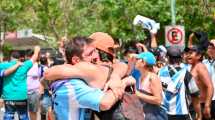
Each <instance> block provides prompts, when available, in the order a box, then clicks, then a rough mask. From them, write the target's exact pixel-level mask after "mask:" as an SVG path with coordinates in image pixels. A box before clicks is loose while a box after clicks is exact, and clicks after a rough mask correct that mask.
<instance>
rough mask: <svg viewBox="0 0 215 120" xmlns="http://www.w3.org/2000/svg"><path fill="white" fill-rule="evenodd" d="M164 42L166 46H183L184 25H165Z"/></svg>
mask: <svg viewBox="0 0 215 120" xmlns="http://www.w3.org/2000/svg"><path fill="white" fill-rule="evenodd" d="M165 44H166V46H179V47H184V46H185V30H184V26H179V25H176V26H166V27H165Z"/></svg>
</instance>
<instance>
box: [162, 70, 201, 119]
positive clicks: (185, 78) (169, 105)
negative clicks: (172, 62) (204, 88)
mask: <svg viewBox="0 0 215 120" xmlns="http://www.w3.org/2000/svg"><path fill="white" fill-rule="evenodd" d="M170 69H171V70H170ZM170 71H171V72H170ZM172 72H173V74H171V73H172ZM158 75H159V77H160V79H161V82H162V86H163V89H164V96H163V106H164V107H165V108H166V109H167V113H168V114H169V115H187V114H188V113H189V112H188V111H189V110H188V105H187V97H186V95H191V94H192V95H199V89H198V87H197V85H196V83H195V80H193V79H192V75H191V74H190V73H189V72H188V71H187V70H186V68H182V69H181V68H179V69H177V68H174V67H173V66H165V67H163V68H161V69H160V71H159V73H158ZM186 91H187V92H186Z"/></svg>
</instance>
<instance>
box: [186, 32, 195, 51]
mask: <svg viewBox="0 0 215 120" xmlns="http://www.w3.org/2000/svg"><path fill="white" fill-rule="evenodd" d="M194 36H195V34H194V33H191V34H190V36H189V40H188V47H189V48H190V47H192V45H193V37H194Z"/></svg>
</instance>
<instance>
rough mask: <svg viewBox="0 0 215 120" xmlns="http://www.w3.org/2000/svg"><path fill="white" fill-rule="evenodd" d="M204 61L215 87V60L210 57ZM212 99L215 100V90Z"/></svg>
mask: <svg viewBox="0 0 215 120" xmlns="http://www.w3.org/2000/svg"><path fill="white" fill-rule="evenodd" d="M203 63H204V64H205V66H206V68H207V69H208V72H209V75H210V77H211V80H212V83H213V87H214V88H215V60H214V61H210V60H208V59H205V60H203ZM212 100H215V92H214V94H213V98H212Z"/></svg>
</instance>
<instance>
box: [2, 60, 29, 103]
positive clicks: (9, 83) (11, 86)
mask: <svg viewBox="0 0 215 120" xmlns="http://www.w3.org/2000/svg"><path fill="white" fill-rule="evenodd" d="M15 64H16V60H13V61H10V62H4V63H1V64H0V69H7V68H9V67H11V66H13V65H15ZM32 64H33V63H32V61H31V60H28V61H25V62H24V63H23V65H22V66H20V67H19V68H18V69H17V70H16V71H15V72H14V73H12V74H11V75H9V76H6V77H4V78H3V80H4V82H3V98H4V99H5V100H24V99H27V84H26V78H27V72H28V70H29V69H30V68H31V67H32Z"/></svg>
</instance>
